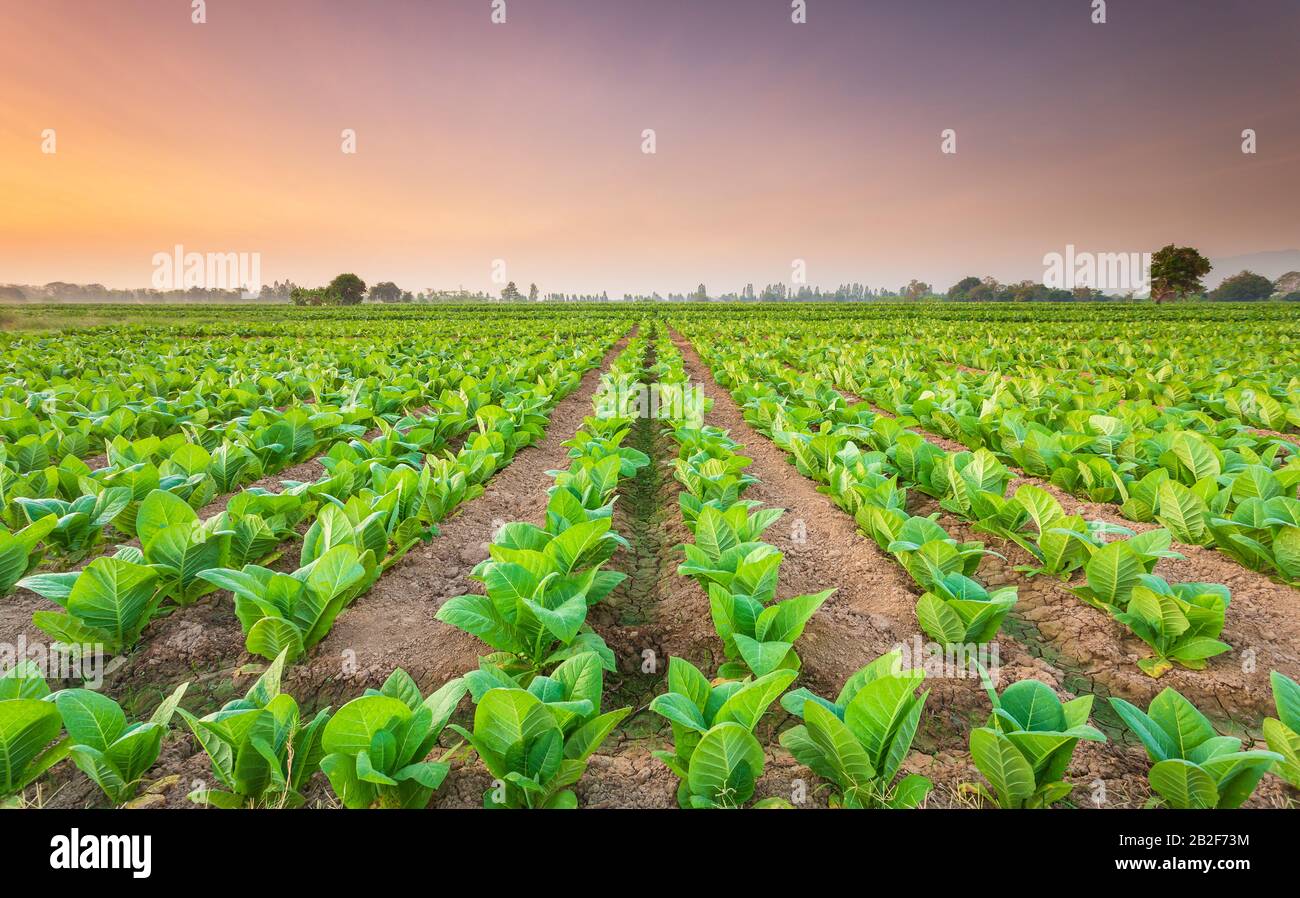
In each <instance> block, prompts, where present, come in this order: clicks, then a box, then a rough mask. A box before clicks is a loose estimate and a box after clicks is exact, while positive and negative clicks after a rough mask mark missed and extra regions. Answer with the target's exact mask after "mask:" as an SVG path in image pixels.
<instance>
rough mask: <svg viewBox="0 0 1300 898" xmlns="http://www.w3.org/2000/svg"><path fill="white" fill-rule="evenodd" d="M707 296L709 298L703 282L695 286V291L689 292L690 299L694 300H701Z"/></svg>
mask: <svg viewBox="0 0 1300 898" xmlns="http://www.w3.org/2000/svg"><path fill="white" fill-rule="evenodd" d="M708 298H709V291H708V290H707V289H706V288H705V286H704V285H703V284H700V285H699V286H698V287H696V288H695V292H694V293H692V294H691V299H695V300H700V301H703V300H706V299H708Z"/></svg>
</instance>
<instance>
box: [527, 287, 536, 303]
mask: <svg viewBox="0 0 1300 898" xmlns="http://www.w3.org/2000/svg"><path fill="white" fill-rule="evenodd" d="M537 292H538V291H537V285H536V284H529V285H528V301H529V302H537Z"/></svg>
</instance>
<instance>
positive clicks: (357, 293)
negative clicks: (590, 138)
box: [327, 274, 366, 306]
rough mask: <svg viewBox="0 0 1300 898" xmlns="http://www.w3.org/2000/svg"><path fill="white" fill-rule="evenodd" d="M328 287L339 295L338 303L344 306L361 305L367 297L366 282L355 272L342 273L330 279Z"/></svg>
mask: <svg viewBox="0 0 1300 898" xmlns="http://www.w3.org/2000/svg"><path fill="white" fill-rule="evenodd" d="M327 289H328V290H329V292H330V293H333V294H334V295H335V296H337V297H338V303H339V305H342V306H355V305H360V304H361V300H363V299H365V298H366V282H365V281H363V280H361V278H359V277H357V276H356V275H355V274H340V275H339V276H338V277H336V278H335V279H334V280H332V281H330V285H329V287H328V288H327Z"/></svg>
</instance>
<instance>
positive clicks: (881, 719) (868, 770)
mask: <svg viewBox="0 0 1300 898" xmlns="http://www.w3.org/2000/svg"><path fill="white" fill-rule="evenodd" d="M924 681H925V671H924V670H922V669H920V668H917V669H914V670H903V669H902V655H901V653H899V652H890V653H888V654H886V655H881V656H880V657H879V658H877V659H876V660H875V661H872V662H871V663H870V664H868V665H867V666H866V667H864V668H862V669H861V670H859V671H858V672H857V673H855V674H854V675H853V676H851V677H849V679H848V681H847V682H845V684H844V688H843V689H841V690H840V693H839V695H838V696H837V697H836V699H835V700H834V701H833V702H832V701H830V700H828V699H824V698H821V697H819V696H816V695H814V694H812V693H811V692H809V691H808V690H807V689H802V688H801V689H795V690H792V691H791V692H788V693H786V694H785V695H784V696H782V698H781V704H782V706H783V707H784V708H785V709H786V710H787V711H789V712H790V713H791V714H794V715H795V716H796V717H800V718H802V719H803V725H802V726H797V727H794V728H793V729H789V730H786V731H785V732H784V733H782V734H781V744H782V745H783V746H785V748H786V749H787V750H788V751H789V752H790V753H791V754H792V755H794V757H795V760H797V761H799V763H801V764H803V765H805V766H807V767H809V768H811V769H812V771H813V773H816V774H817V775H818V776H820V777H822V778H823V779H826V780H829V781H830V782H832V783H834V784H835V787H836V788H837V790H838V791H837V792H836V793H835V794H834V796H833V797H832V798H831V806H832V807H841V808H914V807H918V806H919V805H920V804H921V803H922V802H924V801H925V798H926V796H927V795H928V794H929V792H930V790H931V789H932V788H933V783H931V781H930V780H929V779H927V778H926V777H924V776H920V775H918V774H908V775H907V776H904V777H903V778H902V779H901V780H899V781H898V782H897V783H895V782H894V779H895V777H896V776H897V774H898V770H899V767H900V766H901V765H902V763H903V760H904V759H905V758H906V757H907V753H908V751H910V750H911V746H912V738H913V737H914V736H915V735H916V728H917V725H918V724H919V723H920V720H921V712H922V710H923V709H924V708H925V700H926V698H928V697H929V695H930V693H929V691H928V690H927V691H926V692H923V693H921V694H920V695H917V694H916V690H917V689H918V688H919V687H920V686H921V684H922V683H923V682H924Z"/></svg>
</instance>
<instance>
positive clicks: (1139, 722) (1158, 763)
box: [1110, 689, 1285, 808]
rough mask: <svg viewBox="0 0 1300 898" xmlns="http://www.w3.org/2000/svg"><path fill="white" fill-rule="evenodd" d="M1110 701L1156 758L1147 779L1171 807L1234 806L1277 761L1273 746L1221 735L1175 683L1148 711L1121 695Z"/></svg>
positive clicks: (1160, 797) (1125, 723)
mask: <svg viewBox="0 0 1300 898" xmlns="http://www.w3.org/2000/svg"><path fill="white" fill-rule="evenodd" d="M1110 703H1111V706H1112V707H1113V708H1114V709H1115V712H1116V713H1117V714H1119V716H1120V719H1121V720H1122V721H1124V725H1125V726H1127V727H1128V728H1129V729H1130V730H1132V731H1133V734H1134V735H1135V736H1137V737H1138V739H1139V740H1141V742H1142V746H1143V747H1144V748H1145V749H1146V751H1147V757H1148V758H1150V760H1151V762H1152V766H1151V770H1150V771H1149V772H1148V774H1147V780H1148V782H1150V784H1151V788H1152V790H1153V791H1154V792H1155V793H1156V795H1157V796H1159V797H1158V798H1154V797H1153V799H1152V802H1153V803H1158V804H1164V805H1166V806H1168V807H1171V808H1236V807H1241V805H1242V804H1243V803H1244V802H1245V801H1246V799H1248V798H1250V796H1251V793H1252V792H1254V791H1255V786H1256V785H1258V784H1259V781H1260V779H1262V778H1263V776H1264V774H1265V773H1267V772H1268V771H1269V770H1270V769H1271V768H1272V767H1273V765H1274V764H1275V763H1278V762H1281V761H1283V760H1285V759H1284V758H1283V756H1282V755H1280V754H1278V753H1277V752H1273V751H1259V750H1253V751H1242V750H1241V746H1242V743H1241V740H1240V739H1237V738H1235V737H1232V736H1220V735H1219V734H1218V733H1216V732H1215V731H1214V727H1213V726H1211V725H1210V721H1209V719H1208V718H1206V716H1205V715H1204V714H1202V713H1201V712H1200V711H1198V710H1197V709H1196V706H1195V705H1193V704H1192V703H1191V702H1189V701H1188V700H1187V699H1185V698H1184V697H1183V696H1182V695H1181V694H1179V693H1178V692H1176V691H1175V690H1173V689H1165V690H1164V691H1163V692H1161V693H1160V694H1159V695H1157V696H1156V697H1155V698H1154V699H1152V700H1151V706H1150V707H1149V708H1148V709H1147V711H1146V712H1145V713H1144V712H1143V711H1141V710H1140V709H1139V708H1137V707H1136V706H1134V705H1132V704H1130V703H1129V702H1126V701H1124V700H1123V699H1121V698H1112V699H1111V700H1110Z"/></svg>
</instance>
